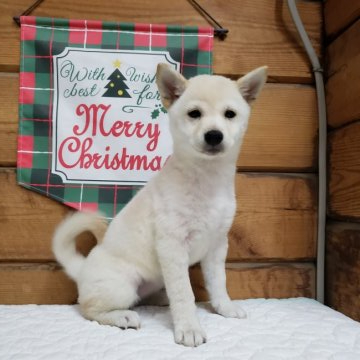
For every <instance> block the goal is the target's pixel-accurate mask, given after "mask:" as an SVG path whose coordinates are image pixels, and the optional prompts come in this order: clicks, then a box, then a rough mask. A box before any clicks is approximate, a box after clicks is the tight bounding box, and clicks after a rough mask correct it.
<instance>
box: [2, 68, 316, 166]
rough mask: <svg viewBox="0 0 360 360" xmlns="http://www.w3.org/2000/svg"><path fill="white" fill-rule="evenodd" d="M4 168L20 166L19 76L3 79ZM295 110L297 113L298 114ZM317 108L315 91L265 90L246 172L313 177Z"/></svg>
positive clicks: (247, 144) (248, 141)
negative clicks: (17, 159) (18, 138)
mask: <svg viewBox="0 0 360 360" xmlns="http://www.w3.org/2000/svg"><path fill="white" fill-rule="evenodd" d="M0 98H1V99H3V106H2V107H1V108H0V166H1V165H2V166H15V164H16V143H17V140H16V137H17V124H18V115H17V114H18V76H17V75H15V74H9V73H8V74H0ZM294 108H296V112H294ZM316 109H317V105H316V94H315V90H314V88H313V87H310V86H295V85H275V84H269V85H267V86H265V89H264V91H263V93H262V94H261V96H260V98H259V100H258V101H257V102H256V103H255V104H254V107H253V114H252V117H251V119H250V124H249V130H248V134H247V135H246V137H245V141H244V144H243V147H242V151H241V156H240V158H239V161H238V166H239V167H240V169H241V170H264V171H279V170H280V171H290V172H300V171H314V170H315V169H316V163H317V160H316V157H317V156H316V144H317V110H316Z"/></svg>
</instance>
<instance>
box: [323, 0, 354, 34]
mask: <svg viewBox="0 0 360 360" xmlns="http://www.w3.org/2000/svg"><path fill="white" fill-rule="evenodd" d="M359 16H360V0H351V1H346V2H343V1H339V0H326V1H325V4H324V21H325V30H326V35H327V36H328V37H330V38H334V37H335V36H336V35H337V34H338V33H339V32H340V31H342V30H343V29H345V28H346V27H347V26H349V25H350V24H351V23H352V22H353V21H354V20H356V19H357V18H358V17H359Z"/></svg>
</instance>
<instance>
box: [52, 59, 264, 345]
mask: <svg viewBox="0 0 360 360" xmlns="http://www.w3.org/2000/svg"><path fill="white" fill-rule="evenodd" d="M252 73H253V75H249V74H248V75H247V77H244V78H245V80H246V81H245V83H244V81H243V80H242V79H240V80H238V82H234V81H231V80H229V79H226V78H223V77H220V76H209V75H201V76H197V77H195V78H192V79H190V80H188V81H187V80H185V79H184V78H183V77H182V76H181V75H180V74H178V73H177V72H175V71H174V70H172V69H171V68H169V67H168V66H166V65H163V64H160V65H159V67H158V72H157V84H158V87H159V90H160V93H161V96H162V100H163V103H164V105H165V106H167V107H168V112H169V119H170V129H171V133H172V136H173V142H174V151H173V155H172V156H171V158H170V159H169V160H168V162H167V163H166V165H165V166H164V167H163V169H162V170H161V171H160V172H159V173H158V175H157V176H155V177H154V178H153V179H152V180H151V181H150V182H149V183H148V184H147V185H146V186H145V187H144V188H143V189H142V190H141V191H139V192H138V193H137V195H136V196H135V197H134V198H133V199H132V200H131V201H130V202H129V203H128V204H127V205H126V207H125V208H124V209H123V210H122V211H121V212H120V213H119V214H118V215H117V216H116V217H115V218H114V220H113V221H112V222H111V224H110V225H109V227H108V230H107V232H106V233H105V236H104V239H103V241H102V242H101V243H100V244H98V245H97V246H96V247H95V248H94V249H93V250H92V251H91V252H90V254H89V255H88V257H87V258H84V257H82V256H80V255H77V254H76V252H75V246H74V242H75V236H76V235H77V234H78V233H79V232H81V231H85V230H90V231H93V232H94V231H96V230H95V228H96V226H97V225H96V224H99V226H100V224H101V223H102V222H101V217H98V216H97V215H94V214H92V215H91V214H82V213H78V214H76V215H74V216H73V217H71V218H70V219H67V220H65V222H64V223H63V224H61V225H60V227H59V228H58V230H57V232H56V234H55V237H54V253H55V255H56V258H57V259H58V260H59V262H60V263H62V264H63V265H64V267H65V269H66V271H67V273H68V274H69V275H70V276H71V277H72V278H73V279H74V280H75V281H76V282H77V285H78V289H79V303H80V307H81V310H82V313H83V315H84V316H85V317H86V318H89V319H92V320H96V321H98V322H99V323H102V324H109V325H115V326H119V327H121V328H127V327H134V328H138V327H139V326H140V321H139V317H138V316H137V313H136V312H135V311H132V310H129V308H130V307H132V306H133V305H134V304H136V303H137V302H138V301H139V300H140V299H142V298H145V297H147V296H149V295H152V294H153V293H155V292H157V291H159V290H161V289H162V288H163V287H164V286H165V288H166V293H167V295H168V297H169V301H170V309H171V314H172V318H173V323H174V335H175V341H176V342H177V343H179V344H184V345H186V346H198V345H200V344H202V343H203V342H205V341H206V336H205V333H204V331H203V330H202V328H201V325H200V324H199V321H198V319H197V317H196V313H195V301H194V294H193V291H192V289H191V285H190V280H189V275H188V268H189V266H190V265H193V264H195V263H197V262H200V264H201V268H202V270H203V273H204V279H205V285H206V288H207V290H208V292H209V297H210V301H211V304H212V306H213V308H214V310H215V311H216V312H217V313H219V314H221V315H223V316H226V317H238V318H243V317H245V316H246V315H245V313H244V311H243V310H242V309H240V308H239V307H235V306H234V305H233V303H232V302H231V300H230V298H229V296H228V293H227V290H226V276H225V258H226V253H227V247H228V240H227V233H228V231H229V229H230V226H231V224H232V221H233V217H234V213H235V207H236V203H235V193H234V176H235V171H236V159H237V157H238V152H239V148H240V145H241V143H242V139H243V136H244V134H245V131H246V128H247V123H248V117H249V114H250V107H249V104H248V103H247V102H246V101H245V100H244V97H243V96H242V95H241V94H242V93H243V94H244V96H245V97H246V98H247V100H248V101H251V100H253V99H254V98H256V96H257V95H258V93H259V91H260V90H261V87H262V85H263V84H264V82H265V80H266V68H260V69H258V70H255V71H254V72H252ZM252 73H250V74H252ZM244 78H243V79H244ZM249 79H250V80H251V81H249ZM246 83H248V84H251V85H250V86H247V85H246ZM254 84H255V85H254ZM194 109H197V110H199V111H200V112H201V117H200V118H197V119H193V118H191V117H189V112H190V111H192V110H194ZM229 109H231V110H232V111H234V112H235V114H236V116H235V117H234V118H232V119H228V118H226V117H225V116H224V113H225V111H226V110H229ZM211 130H217V131H220V132H221V133H222V134H223V140H222V142H221V144H220V145H219V146H215V147H214V148H215V151H211V150H214V149H212V148H211V146H210V147H209V145H208V144H206V142H205V140H204V134H205V133H207V132H208V131H211ZM95 225H96V226H95ZM100 232H101V231H100Z"/></svg>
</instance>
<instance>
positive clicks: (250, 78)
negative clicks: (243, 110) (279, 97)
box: [237, 66, 268, 104]
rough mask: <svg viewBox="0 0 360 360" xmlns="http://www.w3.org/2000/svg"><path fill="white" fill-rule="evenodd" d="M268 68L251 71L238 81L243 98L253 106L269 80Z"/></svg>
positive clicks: (263, 67)
mask: <svg viewBox="0 0 360 360" xmlns="http://www.w3.org/2000/svg"><path fill="white" fill-rule="evenodd" d="M267 69H268V67H267V66H262V67H259V68H257V69H255V70H253V71H250V72H249V73H247V74H246V75H244V76H243V77H241V78H240V79H239V80H238V81H237V85H238V88H239V90H240V93H241V95H242V96H243V98H244V99H245V100H246V101H247V102H248V103H249V104H251V103H252V102H253V101H254V100H255V99H256V98H257V97H258V95H259V93H260V91H261V89H262V87H263V86H264V84H265V83H266V79H267Z"/></svg>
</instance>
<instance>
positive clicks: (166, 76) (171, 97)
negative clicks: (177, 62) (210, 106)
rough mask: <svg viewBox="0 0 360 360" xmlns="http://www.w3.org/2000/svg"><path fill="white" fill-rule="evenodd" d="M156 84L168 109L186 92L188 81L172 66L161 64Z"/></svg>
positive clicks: (158, 68) (158, 67)
mask: <svg viewBox="0 0 360 360" xmlns="http://www.w3.org/2000/svg"><path fill="white" fill-rule="evenodd" d="M156 84H157V86H158V88H159V92H160V96H161V101H162V103H163V105H164V106H165V108H167V109H168V108H169V107H170V106H171V105H172V103H173V102H174V101H175V100H177V99H178V98H179V97H180V96H181V94H182V93H183V92H184V91H185V88H186V84H187V80H186V79H185V78H184V77H183V76H182V75H181V74H180V73H179V72H177V71H176V70H174V69H173V68H172V67H171V66H170V65H168V64H163V63H160V64H158V66H157V71H156Z"/></svg>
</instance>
